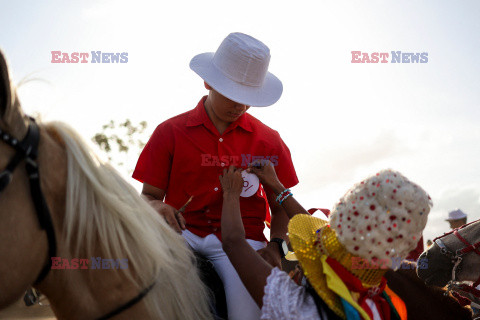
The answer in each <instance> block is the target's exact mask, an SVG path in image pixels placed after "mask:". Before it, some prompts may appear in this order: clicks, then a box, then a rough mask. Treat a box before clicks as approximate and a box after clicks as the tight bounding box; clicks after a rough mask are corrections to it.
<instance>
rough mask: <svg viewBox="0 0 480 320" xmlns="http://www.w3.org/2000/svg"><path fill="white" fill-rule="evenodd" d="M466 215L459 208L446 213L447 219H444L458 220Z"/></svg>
mask: <svg viewBox="0 0 480 320" xmlns="http://www.w3.org/2000/svg"><path fill="white" fill-rule="evenodd" d="M466 217H467V214H466V213H465V212H463V211H462V210H460V209H456V210H453V211H450V212H449V213H448V219H445V221H454V220H460V219H463V218H466Z"/></svg>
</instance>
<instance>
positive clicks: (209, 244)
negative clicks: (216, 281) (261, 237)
mask: <svg viewBox="0 0 480 320" xmlns="http://www.w3.org/2000/svg"><path fill="white" fill-rule="evenodd" d="M182 235H183V237H184V238H185V239H186V240H187V243H188V244H189V245H190V246H191V247H192V248H193V250H195V251H197V252H198V253H200V254H202V255H203V256H205V257H206V258H208V259H209V260H210V261H212V263H213V265H214V267H215V271H217V273H218V275H219V276H220V279H222V282H223V286H224V288H225V296H226V298H227V309H228V319H229V320H258V319H260V315H261V312H260V308H259V307H258V306H257V304H256V303H255V301H254V300H253V298H252V297H251V296H250V293H248V291H247V289H246V288H245V286H244V285H243V283H242V280H241V279H240V277H239V276H238V274H237V271H235V268H234V267H233V265H232V264H231V263H230V260H229V259H228V257H227V254H226V253H225V251H223V249H222V243H221V242H220V240H218V238H217V236H215V235H214V234H209V235H208V236H206V237H205V238H202V237H199V236H197V235H195V234H193V233H192V232H190V231H188V230H185V231H183V233H182ZM247 242H248V244H250V246H251V247H252V248H253V249H255V250H259V249H262V248H265V246H266V243H265V242H263V241H255V240H251V239H247ZM252 272H255V269H254V266H252Z"/></svg>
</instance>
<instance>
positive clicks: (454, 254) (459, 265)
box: [417, 221, 480, 287]
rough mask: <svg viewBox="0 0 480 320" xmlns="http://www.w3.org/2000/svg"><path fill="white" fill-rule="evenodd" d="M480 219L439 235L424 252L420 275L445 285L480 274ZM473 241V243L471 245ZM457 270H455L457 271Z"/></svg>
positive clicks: (439, 284) (419, 269) (467, 279)
mask: <svg viewBox="0 0 480 320" xmlns="http://www.w3.org/2000/svg"><path fill="white" fill-rule="evenodd" d="M479 242H480V221H476V222H474V223H470V224H468V225H465V226H463V227H462V228H460V229H457V230H456V233H455V232H453V231H452V232H451V233H447V234H446V235H444V236H442V237H438V238H437V239H436V241H434V244H433V245H432V246H431V247H430V248H429V249H428V250H426V251H425V252H423V253H422V255H421V256H420V258H419V260H422V261H424V262H425V263H423V267H422V268H420V266H421V264H419V266H418V267H417V274H418V276H419V277H420V278H421V279H422V280H424V281H425V283H427V284H429V285H435V286H439V287H443V286H445V285H447V284H448V283H449V282H450V281H451V280H454V281H476V280H477V279H478V278H479V276H480V274H479V272H478V270H479V266H480V250H479V249H478V248H475V247H478V246H479V245H480V244H479ZM469 244H470V245H472V247H470V246H469ZM453 271H455V272H453Z"/></svg>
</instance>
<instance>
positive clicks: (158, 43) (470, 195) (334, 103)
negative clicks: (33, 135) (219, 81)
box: [0, 0, 480, 238]
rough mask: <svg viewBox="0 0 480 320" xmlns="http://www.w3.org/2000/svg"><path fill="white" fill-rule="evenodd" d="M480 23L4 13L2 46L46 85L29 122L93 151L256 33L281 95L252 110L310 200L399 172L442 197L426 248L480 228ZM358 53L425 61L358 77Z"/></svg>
mask: <svg viewBox="0 0 480 320" xmlns="http://www.w3.org/2000/svg"><path fill="white" fill-rule="evenodd" d="M479 16H480V3H479V2H478V1H462V2H452V1H401V2H393V1H372V0H369V1H366V0H364V1H301V2H297V3H293V2H291V1H261V2H260V1H242V2H241V3H239V2H227V1H203V2H198V1H169V2H158V1H113V0H110V1H91V0H90V1H41V2H40V1H0V47H1V48H2V49H3V50H4V52H5V53H6V54H7V57H8V58H9V60H10V65H11V68H12V72H13V76H14V80H15V81H16V82H19V81H20V80H22V79H23V78H25V77H30V78H40V79H42V81H31V82H28V83H25V84H24V85H22V86H21V87H20V89H19V94H20V98H21V100H22V102H23V105H24V108H25V110H26V111H27V112H30V113H40V114H41V115H42V117H43V119H44V120H62V121H65V122H68V123H70V124H71V125H73V126H74V127H75V128H76V129H77V130H78V131H79V132H80V133H81V134H82V135H83V136H84V137H85V138H86V139H90V137H92V136H93V135H94V133H96V132H98V131H99V130H100V128H101V126H102V125H103V124H105V123H107V122H108V121H109V120H111V119H114V120H117V121H122V120H124V119H126V118H130V119H132V120H134V121H141V120H146V121H148V123H149V128H148V131H149V132H152V131H153V129H154V128H155V126H156V125H157V124H159V123H160V122H162V121H164V120H166V119H168V118H169V117H171V116H174V115H176V114H179V113H182V112H184V111H187V110H189V109H191V108H193V107H195V105H196V103H197V102H198V100H199V99H200V98H201V96H202V95H204V94H206V90H205V89H204V88H203V83H202V80H201V79H200V78H198V76H197V75H196V74H195V73H193V72H192V71H191V70H190V69H189V67H188V63H189V61H190V59H191V58H192V57H193V56H194V55H195V54H197V53H201V52H206V51H215V50H216V48H217V47H218V45H219V44H220V42H221V41H222V40H223V38H224V37H225V36H226V35H228V33H230V32H236V31H240V32H244V33H247V34H250V35H252V36H254V37H256V38H258V39H260V40H262V41H263V42H265V43H266V44H267V45H268V46H269V47H270V50H271V54H272V59H271V63H270V71H271V72H273V73H274V74H275V75H277V76H278V77H279V78H280V79H281V80H282V82H283V84H284V93H283V96H282V98H281V99H280V100H279V102H278V103H277V104H275V105H274V106H271V107H269V108H256V109H255V108H252V109H250V111H249V112H250V113H251V114H253V115H254V116H255V117H257V118H259V119H260V120H261V121H263V122H264V123H266V124H267V125H269V126H271V127H272V128H274V129H276V130H278V131H279V132H280V134H281V136H282V138H283V139H284V140H285V142H286V143H287V145H288V146H289V147H290V150H291V152H292V157H293V161H294V164H295V166H296V169H297V174H298V176H299V179H300V184H299V185H298V186H297V187H295V188H294V193H295V196H297V197H298V199H299V200H300V202H301V203H303V204H304V206H305V207H326V208H331V207H332V206H333V204H334V202H335V201H337V200H338V198H339V197H340V196H341V195H342V194H343V193H344V192H345V191H346V190H347V189H348V188H349V187H350V186H351V185H352V184H353V183H355V182H357V181H359V180H361V179H362V178H364V177H365V176H367V175H369V174H371V173H374V172H376V171H378V170H380V169H383V168H393V169H396V170H398V171H400V172H402V173H404V174H405V175H406V176H407V177H409V178H410V179H411V180H413V181H416V182H417V183H419V184H420V185H421V186H422V187H424V189H425V190H427V192H429V193H430V195H431V196H432V198H433V200H434V207H433V209H432V212H431V215H430V217H429V223H428V225H427V228H426V230H425V235H426V238H432V237H433V236H434V235H437V234H440V233H442V232H444V231H447V230H448V224H447V223H446V222H444V221H443V219H445V217H446V214H447V211H448V210H451V209H454V208H456V207H459V208H461V209H462V210H464V211H465V212H467V213H468V214H469V216H470V220H472V219H478V218H480V167H479V159H480V111H479V110H480V108H479V107H480V102H479V101H480V100H479V98H480V93H479V90H478V89H479V87H480V80H479V77H478V75H479V74H480V62H479V61H480V60H479V58H478V53H479V52H480V37H479V36H478V35H479V33H480V19H478V17H479ZM53 50H61V51H63V52H70V53H71V52H90V51H91V50H100V51H104V52H128V58H129V62H128V63H127V64H101V65H96V64H90V63H89V64H52V63H50V61H51V53H50V52H51V51H53ZM356 50H360V51H362V52H369V53H371V52H390V51H392V50H394V51H397V50H401V51H404V52H428V58H429V60H428V63H426V64H390V63H388V64H352V63H351V62H350V61H351V53H350V52H351V51H356ZM136 158H137V155H136V154H130V155H129V159H128V165H127V167H128V168H123V169H121V170H124V171H125V172H126V171H128V170H129V169H130V170H131V169H132V168H133V166H134V165H135V161H136ZM131 181H132V183H134V184H135V182H134V181H133V180H131ZM136 187H139V185H138V184H136Z"/></svg>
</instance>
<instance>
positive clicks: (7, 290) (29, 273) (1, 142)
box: [0, 51, 66, 309]
mask: <svg viewBox="0 0 480 320" xmlns="http://www.w3.org/2000/svg"><path fill="white" fill-rule="evenodd" d="M28 123H29V118H28V117H26V116H25V114H24V113H23V111H22V108H21V105H20V101H19V99H18V96H17V93H16V88H15V86H14V85H13V84H12V79H11V76H10V72H9V68H8V64H7V61H6V59H5V56H4V54H3V52H1V51H0V129H1V130H2V134H1V135H0V175H1V179H0V180H1V182H0V189H1V190H0V221H1V222H0V243H1V247H0V261H2V263H1V264H0V309H1V308H3V307H5V306H7V305H9V304H11V303H12V302H14V301H15V300H17V299H18V298H19V297H21V296H22V294H23V293H24V292H25V290H26V289H27V288H28V287H29V286H30V285H32V284H33V283H34V282H35V280H36V279H37V277H38V276H39V274H40V272H41V271H42V268H43V267H44V266H45V265H46V264H47V262H48V261H49V259H50V257H49V256H48V240H47V236H46V233H45V231H44V230H42V228H41V227H40V224H39V220H38V218H37V212H36V210H35V207H34V204H33V201H32V196H31V193H30V186H29V178H28V175H27V172H26V169H25V163H26V161H25V159H24V158H22V160H21V162H19V164H18V165H17V166H16V167H15V169H13V170H8V168H7V167H8V165H9V163H10V162H11V160H12V159H13V158H14V157H15V154H16V153H17V150H16V149H15V147H14V146H12V145H11V144H9V143H8V142H10V143H12V141H13V142H14V144H15V143H16V142H19V141H22V140H23V139H24V138H25V136H26V135H27V132H28ZM40 136H41V139H40V142H39V145H38V151H39V153H38V159H37V160H38V163H49V166H40V177H41V180H40V185H41V188H42V189H43V190H45V191H46V192H45V195H46V196H45V201H46V202H47V205H48V207H49V208H50V209H51V213H52V217H53V218H54V219H53V222H54V224H56V225H57V228H55V229H56V230H59V228H58V219H56V218H57V217H58V212H61V210H62V201H57V199H64V197H65V193H64V190H65V172H66V161H65V160H64V159H65V157H64V152H62V148H61V147H59V145H58V143H57V142H55V141H54V140H53V139H52V138H51V137H50V136H49V135H48V134H47V133H46V132H45V130H44V129H41V131H40ZM7 138H8V141H7ZM62 155H63V157H62ZM53 168H55V169H53ZM10 171H11V172H10Z"/></svg>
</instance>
